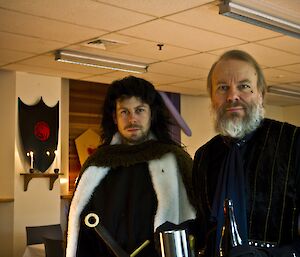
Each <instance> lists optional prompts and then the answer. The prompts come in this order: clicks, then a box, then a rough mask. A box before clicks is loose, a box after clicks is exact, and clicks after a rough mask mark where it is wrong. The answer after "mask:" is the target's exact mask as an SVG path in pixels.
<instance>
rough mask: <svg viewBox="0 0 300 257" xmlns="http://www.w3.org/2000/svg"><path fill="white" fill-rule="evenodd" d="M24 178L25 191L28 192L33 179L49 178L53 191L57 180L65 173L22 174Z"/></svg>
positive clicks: (50, 188) (50, 187)
mask: <svg viewBox="0 0 300 257" xmlns="http://www.w3.org/2000/svg"><path fill="white" fill-rule="evenodd" d="M20 175H21V176H23V177H24V191H27V189H28V184H29V181H30V180H32V179H33V178H49V190H52V189H53V185H54V182H55V180H56V179H57V178H58V176H59V175H63V173H20Z"/></svg>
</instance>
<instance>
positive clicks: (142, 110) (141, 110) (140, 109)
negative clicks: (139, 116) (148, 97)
mask: <svg viewBox="0 0 300 257" xmlns="http://www.w3.org/2000/svg"><path fill="white" fill-rule="evenodd" d="M144 111H145V109H144V108H138V109H137V110H136V112H137V113H141V112H144Z"/></svg>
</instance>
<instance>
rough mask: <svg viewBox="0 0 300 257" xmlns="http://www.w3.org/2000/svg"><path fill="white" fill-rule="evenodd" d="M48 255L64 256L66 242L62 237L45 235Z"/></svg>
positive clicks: (53, 256) (51, 256) (52, 256)
mask: <svg viewBox="0 0 300 257" xmlns="http://www.w3.org/2000/svg"><path fill="white" fill-rule="evenodd" d="M44 245H45V253H46V257H64V256H65V251H64V244H63V240H61V239H53V238H47V237H44Z"/></svg>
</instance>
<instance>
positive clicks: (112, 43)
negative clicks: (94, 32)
mask: <svg viewBox="0 0 300 257" xmlns="http://www.w3.org/2000/svg"><path fill="white" fill-rule="evenodd" d="M82 45H83V46H87V47H93V48H98V49H102V50H109V49H113V48H117V47H120V46H123V45H128V43H127V42H123V41H118V40H113V39H103V38H95V39H93V40H89V41H87V42H84V43H83V44H82Z"/></svg>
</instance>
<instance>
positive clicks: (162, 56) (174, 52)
mask: <svg viewBox="0 0 300 257" xmlns="http://www.w3.org/2000/svg"><path fill="white" fill-rule="evenodd" d="M101 38H102V39H108V40H119V41H122V42H126V44H122V45H120V46H119V47H113V48H112V49H109V50H110V51H112V52H117V53H124V54H131V55H132V56H139V57H146V58H152V59H155V60H158V61H160V60H168V59H172V58H177V57H180V56H186V55H190V54H194V53H196V51H193V50H189V49H184V48H181V47H176V46H172V45H168V44H163V46H161V50H160V48H159V46H158V44H160V42H159V41H158V42H157V41H156V42H155V41H149V40H142V39H137V38H133V37H129V36H124V35H120V34H109V35H106V36H103V37H101Z"/></svg>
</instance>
